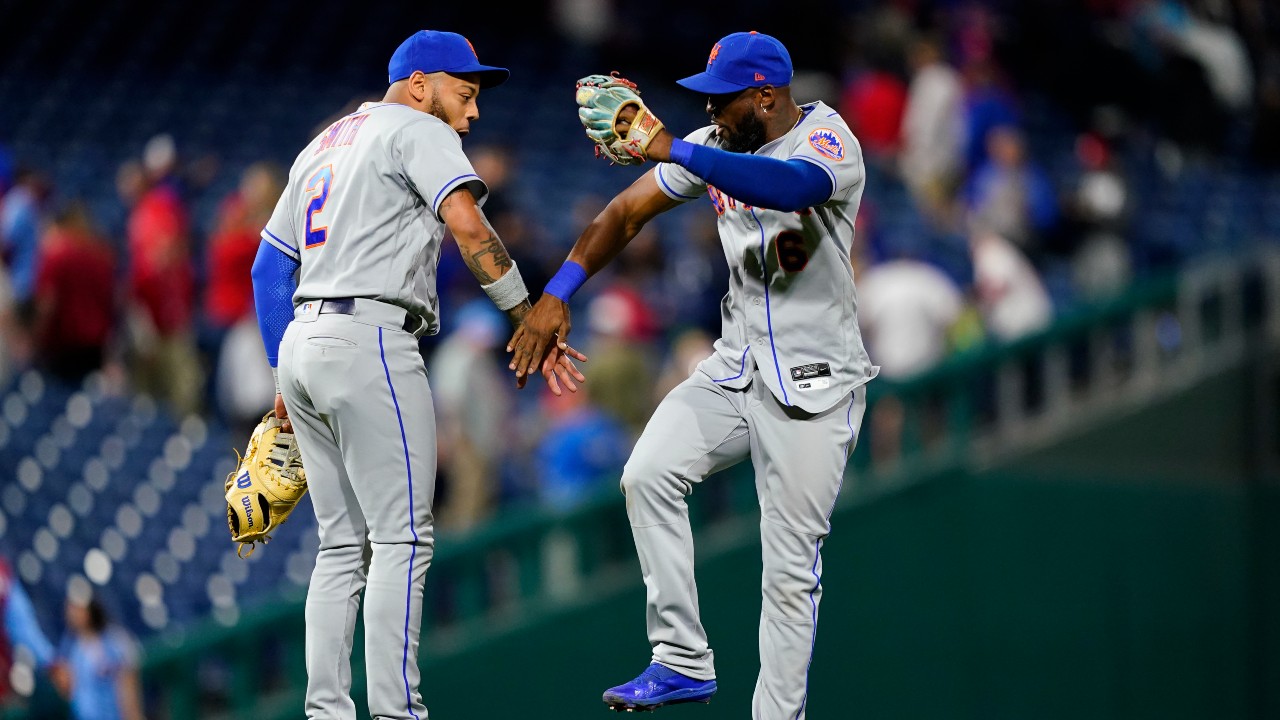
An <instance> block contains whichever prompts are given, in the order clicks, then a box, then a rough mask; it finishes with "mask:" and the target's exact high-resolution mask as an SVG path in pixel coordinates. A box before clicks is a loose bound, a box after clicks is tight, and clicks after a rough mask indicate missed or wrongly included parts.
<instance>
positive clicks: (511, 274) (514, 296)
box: [480, 260, 529, 312]
mask: <svg viewBox="0 0 1280 720" xmlns="http://www.w3.org/2000/svg"><path fill="white" fill-rule="evenodd" d="M480 287H481V288H483V289H484V291H485V293H486V294H488V295H489V299H490V300H492V301H493V304H494V305H497V306H498V309H499V310H502V311H504V312H505V311H507V310H510V309H511V308H513V307H515V306H517V305H519V304H520V303H522V302H524V301H525V300H527V299H528V298H529V290H528V288H526V287H525V286H524V278H522V277H520V267H519V266H518V265H516V261H515V260H512V261H511V269H510V270H508V271H507V272H506V274H504V275H503V276H502V277H500V278H498V279H497V280H495V281H494V282H492V283H490V284H489V285H481V286H480Z"/></svg>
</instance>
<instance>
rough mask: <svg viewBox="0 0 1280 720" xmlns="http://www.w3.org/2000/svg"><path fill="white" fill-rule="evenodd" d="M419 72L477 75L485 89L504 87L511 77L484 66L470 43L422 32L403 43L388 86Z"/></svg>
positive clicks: (390, 70) (439, 32) (394, 55)
mask: <svg viewBox="0 0 1280 720" xmlns="http://www.w3.org/2000/svg"><path fill="white" fill-rule="evenodd" d="M416 70H421V71H422V72H424V73H433V72H447V73H450V74H453V75H461V74H462V73H476V74H477V75H479V76H480V87H482V88H489V87H493V86H495V85H501V84H502V83H504V82H506V80H507V78H508V77H511V71H509V70H507V69H506V68H500V67H492V66H489V65H481V64H480V57H479V56H478V55H476V49H475V48H474V47H472V46H471V41H470V40H468V39H466V38H464V37H462V36H461V35H459V34H458V33H451V32H445V31H443V30H419V31H418V32H416V33H414V34H412V35H410V36H409V39H408V40H405V41H404V42H402V43H400V47H398V48H396V51H395V52H394V53H392V55H391V62H389V63H387V82H388V83H393V82H397V81H400V80H403V79H405V78H407V77H409V76H410V75H412V74H413V73H414V71H416Z"/></svg>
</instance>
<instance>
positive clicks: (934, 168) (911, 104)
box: [901, 38, 965, 221]
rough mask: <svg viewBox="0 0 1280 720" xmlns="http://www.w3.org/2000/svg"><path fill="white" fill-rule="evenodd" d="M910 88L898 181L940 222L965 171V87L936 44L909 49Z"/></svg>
mask: <svg viewBox="0 0 1280 720" xmlns="http://www.w3.org/2000/svg"><path fill="white" fill-rule="evenodd" d="M910 59H911V68H912V78H911V88H910V92H909V94H908V96H907V105H906V109H905V113H904V115H903V118H902V144H903V148H902V160H901V167H902V178H903V180H904V181H905V182H906V185H907V188H908V189H909V190H910V191H911V194H912V196H913V197H914V198H915V201H916V204H917V205H918V206H919V207H920V209H921V210H922V211H923V212H924V213H925V214H926V215H927V216H929V217H931V218H933V219H934V220H935V221H941V220H944V219H945V218H946V216H947V214H948V213H949V209H950V207H951V200H952V198H953V197H954V195H955V191H956V188H957V187H958V186H959V184H960V181H961V177H962V173H963V172H964V139H965V127H964V114H963V104H964V86H963V85H962V84H961V81H960V74H959V73H957V72H956V71H955V69H953V68H952V67H951V66H950V65H948V64H947V63H946V61H945V59H944V58H943V56H942V49H941V48H940V47H939V46H938V43H937V41H936V40H933V39H931V38H922V39H920V40H918V41H916V44H915V46H914V47H913V48H912V51H911V58H910Z"/></svg>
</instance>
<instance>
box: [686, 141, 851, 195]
mask: <svg viewBox="0 0 1280 720" xmlns="http://www.w3.org/2000/svg"><path fill="white" fill-rule="evenodd" d="M671 162H673V163H675V164H677V165H679V166H681V167H683V168H685V169H687V170H688V171H689V172H691V173H693V174H694V175H697V176H698V177H700V178H702V179H703V180H706V181H707V183H709V184H711V185H714V186H715V187H716V188H717V189H719V190H721V191H722V192H724V193H726V194H728V195H729V196H730V197H732V198H734V199H735V200H738V201H739V202H744V203H746V204H748V205H754V206H756V207H762V208H767V209H769V210H781V211H783V212H795V211H796V210H802V209H804V208H807V207H812V206H814V205H821V204H822V203H824V202H826V201H828V200H830V199H831V196H832V195H833V194H834V193H835V186H834V185H833V184H832V181H831V176H830V175H829V174H828V173H827V172H826V171H824V170H823V169H822V168H821V167H819V166H818V165H816V164H814V163H811V162H809V161H807V160H794V159H793V160H779V159H777V158H771V157H762V156H760V155H751V154H748V153H736V152H729V151H727V150H721V149H719V148H712V147H707V146H705V145H698V144H697V143H691V142H686V141H684V140H679V139H676V140H673V141H672V142H671Z"/></svg>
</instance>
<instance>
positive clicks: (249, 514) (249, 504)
mask: <svg viewBox="0 0 1280 720" xmlns="http://www.w3.org/2000/svg"><path fill="white" fill-rule="evenodd" d="M240 504H241V505H244V521H245V523H246V525H247V526H248V527H253V501H251V500H250V499H249V496H248V495H242V496H240Z"/></svg>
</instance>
